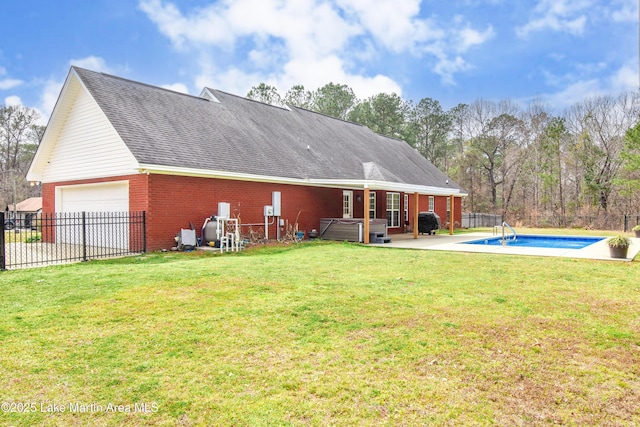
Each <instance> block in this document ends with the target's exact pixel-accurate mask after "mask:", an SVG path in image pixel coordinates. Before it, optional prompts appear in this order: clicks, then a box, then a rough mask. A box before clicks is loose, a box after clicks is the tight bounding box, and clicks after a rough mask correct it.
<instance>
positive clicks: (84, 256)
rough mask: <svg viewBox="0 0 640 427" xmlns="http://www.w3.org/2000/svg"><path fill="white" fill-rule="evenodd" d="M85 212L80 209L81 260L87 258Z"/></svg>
mask: <svg viewBox="0 0 640 427" xmlns="http://www.w3.org/2000/svg"><path fill="white" fill-rule="evenodd" d="M86 214H87V213H86V212H85V211H82V261H86V260H87V217H86Z"/></svg>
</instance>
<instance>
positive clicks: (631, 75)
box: [543, 63, 638, 109]
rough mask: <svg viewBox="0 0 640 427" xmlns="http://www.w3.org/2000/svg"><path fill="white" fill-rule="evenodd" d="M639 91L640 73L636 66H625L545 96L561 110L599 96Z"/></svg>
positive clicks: (577, 80)
mask: <svg viewBox="0 0 640 427" xmlns="http://www.w3.org/2000/svg"><path fill="white" fill-rule="evenodd" d="M637 90H638V73H637V67H636V66H634V64H631V63H629V64H624V65H622V66H620V67H619V68H618V69H616V70H614V71H612V72H611V73H609V74H608V75H605V76H603V77H600V78H597V77H586V76H585V77H584V78H582V79H575V80H573V81H572V83H570V84H568V85H567V86H565V87H564V88H563V89H562V90H560V91H559V92H556V93H550V94H547V95H544V96H543V98H544V99H545V100H548V101H549V103H550V104H551V105H553V106H554V107H556V108H558V109H561V108H564V107H569V106H571V105H573V104H575V103H577V102H580V101H583V100H585V99H587V98H591V97H594V96H599V95H607V94H619V93H622V92H630V91H637Z"/></svg>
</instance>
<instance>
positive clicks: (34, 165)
mask: <svg viewBox="0 0 640 427" xmlns="http://www.w3.org/2000/svg"><path fill="white" fill-rule="evenodd" d="M74 78H75V79H76V80H77V81H78V82H79V83H80V85H81V87H82V88H84V89H85V90H86V88H85V86H84V84H83V83H82V79H81V78H80V76H78V74H77V73H76V71H75V70H74V69H73V67H71V69H70V70H69V73H68V74H67V78H66V79H65V81H64V84H63V85H62V90H61V91H60V93H59V94H58V98H57V99H56V103H55V105H54V106H53V110H52V111H51V115H50V116H49V121H48V122H47V126H46V127H45V129H44V133H43V134H42V138H41V139H40V141H39V145H38V149H36V153H35V154H34V156H33V159H31V164H30V165H29V169H28V170H27V175H26V179H27V181H32V182H40V181H42V175H43V172H44V167H45V166H46V164H44V165H41V164H40V163H41V162H40V158H41V157H42V156H43V155H45V154H42V152H43V151H45V150H49V147H48V146H46V147H43V144H47V141H48V139H49V135H50V134H51V132H59V131H60V128H57V129H52V127H51V125H52V124H53V123H54V121H57V117H58V116H59V115H60V114H62V112H60V108H61V107H60V105H61V102H62V100H63V99H64V98H65V97H66V95H67V91H68V90H69V86H70V85H71V82H72V80H73V79H74ZM66 113H67V114H68V113H69V111H68V110H67V111H66ZM47 145H48V144H47ZM41 148H42V149H41ZM46 154H47V155H50V154H51V152H50V151H49V152H47V153H46ZM36 169H38V170H37V171H36Z"/></svg>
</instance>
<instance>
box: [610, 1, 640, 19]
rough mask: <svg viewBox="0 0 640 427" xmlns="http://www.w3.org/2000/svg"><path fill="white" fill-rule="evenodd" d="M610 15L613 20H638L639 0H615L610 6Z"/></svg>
mask: <svg viewBox="0 0 640 427" xmlns="http://www.w3.org/2000/svg"><path fill="white" fill-rule="evenodd" d="M608 15H609V16H611V20H613V22H637V21H638V2H637V0H613V1H612V2H611V5H610V6H609V11H608Z"/></svg>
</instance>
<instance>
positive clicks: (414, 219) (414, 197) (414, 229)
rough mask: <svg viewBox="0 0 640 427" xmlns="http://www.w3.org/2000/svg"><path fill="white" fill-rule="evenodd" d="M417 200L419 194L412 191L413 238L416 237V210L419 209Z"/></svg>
mask: <svg viewBox="0 0 640 427" xmlns="http://www.w3.org/2000/svg"><path fill="white" fill-rule="evenodd" d="M418 200H420V195H419V194H418V192H415V193H413V238H414V239H417V238H418V211H419V210H420V209H419V207H418Z"/></svg>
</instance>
